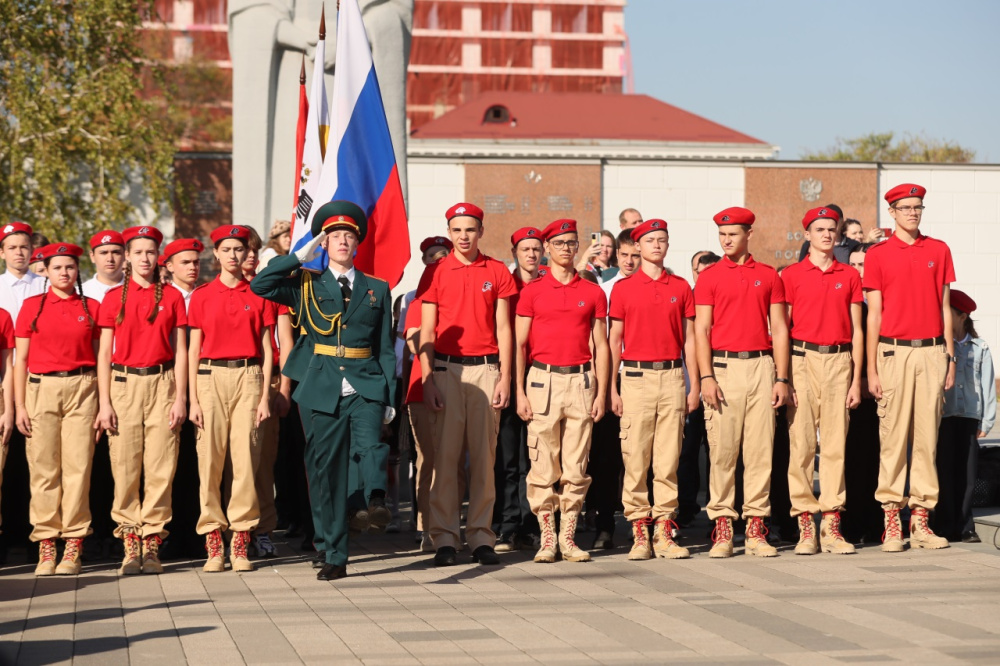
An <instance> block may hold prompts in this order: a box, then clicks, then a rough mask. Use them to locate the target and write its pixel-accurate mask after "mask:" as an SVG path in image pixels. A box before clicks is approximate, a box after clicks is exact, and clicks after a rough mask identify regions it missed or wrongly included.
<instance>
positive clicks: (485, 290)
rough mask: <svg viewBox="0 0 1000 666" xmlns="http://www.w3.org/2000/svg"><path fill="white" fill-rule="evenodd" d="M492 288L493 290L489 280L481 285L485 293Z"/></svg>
mask: <svg viewBox="0 0 1000 666" xmlns="http://www.w3.org/2000/svg"><path fill="white" fill-rule="evenodd" d="M492 288H493V283H492V282H490V281H489V280H487V281H486V282H484V283H483V291H484V292H487V291H489V290H490V289H492Z"/></svg>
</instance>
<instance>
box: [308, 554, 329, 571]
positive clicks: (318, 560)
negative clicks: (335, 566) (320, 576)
mask: <svg viewBox="0 0 1000 666" xmlns="http://www.w3.org/2000/svg"><path fill="white" fill-rule="evenodd" d="M311 562H312V568H313V569H321V568H322V567H324V566H326V551H322V550H320V551H317V552H316V557H314V558H312V560H311Z"/></svg>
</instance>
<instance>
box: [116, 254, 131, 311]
mask: <svg viewBox="0 0 1000 666" xmlns="http://www.w3.org/2000/svg"><path fill="white" fill-rule="evenodd" d="M131 281H132V264H130V263H129V262H128V261H126V262H125V275H124V281H123V282H122V303H121V309H119V310H118V316H117V317H115V323H116V324H121V323H122V322H123V321H125V299H126V298H128V284H129V282H131Z"/></svg>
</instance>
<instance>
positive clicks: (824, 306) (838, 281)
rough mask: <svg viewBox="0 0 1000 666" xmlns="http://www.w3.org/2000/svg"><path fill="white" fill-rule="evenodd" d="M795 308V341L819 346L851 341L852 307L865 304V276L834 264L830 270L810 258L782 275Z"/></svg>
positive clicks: (790, 302) (793, 313) (847, 267)
mask: <svg viewBox="0 0 1000 666" xmlns="http://www.w3.org/2000/svg"><path fill="white" fill-rule="evenodd" d="M781 281H782V283H783V284H784V287H785V302H786V303H788V304H789V305H791V306H792V331H791V333H792V338H794V339H795V340H803V341H805V342H811V343H813V344H816V345H843V344H847V343H848V342H850V341H851V304H852V303H862V302H863V301H864V297H863V296H862V295H861V275H860V274H859V273H858V271H857V270H855V269H854V268H851V267H850V266H848V265H847V264H842V263H840V262H839V261H834V262H833V265H832V266H830V268H829V269H828V270H826V271H822V270H820V268H819V266H817V265H816V264H814V263H813V262H811V261H809V257H806V258H805V259H803V260H802V261H800V262H798V263H797V264H792V265H791V266H789V267H788V268H786V269H785V270H784V271H782V273H781Z"/></svg>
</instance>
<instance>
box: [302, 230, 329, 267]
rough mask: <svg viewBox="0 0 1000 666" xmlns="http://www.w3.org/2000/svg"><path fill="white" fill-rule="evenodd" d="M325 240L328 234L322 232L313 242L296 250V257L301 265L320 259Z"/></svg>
mask: <svg viewBox="0 0 1000 666" xmlns="http://www.w3.org/2000/svg"><path fill="white" fill-rule="evenodd" d="M325 239H326V232H325V231H323V232H320V234H319V236H316V237H315V238H313V239H312V240H311V241H309V242H308V243H306V244H305V245H303V246H302V247H300V248H299V249H298V250H296V251H295V256H296V257H298V260H299V263H301V264H308V263H309V262H310V261H312V260H313V259H315V258H316V257H318V256H319V254H320V252H322V251H323V241H324V240H325Z"/></svg>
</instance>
